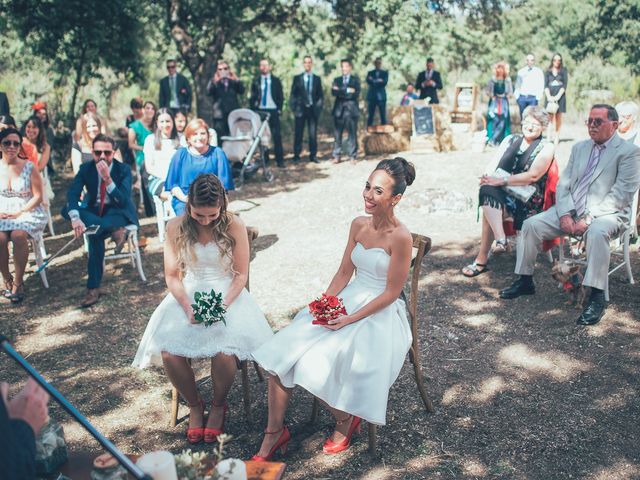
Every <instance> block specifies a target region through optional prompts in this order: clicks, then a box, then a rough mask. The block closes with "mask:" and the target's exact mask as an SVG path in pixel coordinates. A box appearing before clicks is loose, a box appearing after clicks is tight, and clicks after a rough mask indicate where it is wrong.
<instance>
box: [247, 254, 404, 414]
mask: <svg viewBox="0 0 640 480" xmlns="http://www.w3.org/2000/svg"><path fill="white" fill-rule="evenodd" d="M390 259H391V257H390V256H389V254H388V253H386V251H385V250H384V249H382V248H369V249H367V248H364V247H363V246H362V245H361V244H360V243H357V244H356V246H355V247H354V249H353V251H352V253H351V260H352V261H353V264H354V265H355V266H356V276H355V278H354V280H353V281H352V282H351V283H350V284H349V285H347V286H346V287H345V288H344V290H342V292H340V293H339V294H338V297H340V298H342V299H343V301H344V305H345V307H346V309H347V313H353V312H355V311H357V310H359V309H360V308H362V307H363V306H364V305H366V304H367V303H369V302H370V301H371V300H373V299H374V298H376V297H377V296H378V295H380V294H381V293H382V292H383V291H384V289H385V287H386V284H387V271H388V269H389V262H390ZM312 320H313V317H312V316H311V314H310V313H309V309H308V308H305V309H304V310H302V311H300V312H299V313H298V314H297V315H296V316H295V318H294V319H293V321H292V323H291V324H290V325H289V326H287V327H285V328H283V329H282V330H281V331H279V332H278V333H277V334H276V335H275V336H274V337H273V338H272V339H271V340H270V341H268V342H266V343H265V344H263V345H262V346H261V347H259V348H258V349H257V350H256V351H254V352H253V358H254V359H255V360H256V361H257V362H258V363H259V364H260V365H261V366H262V367H263V368H264V369H265V370H267V371H268V372H270V373H271V374H273V375H277V376H278V377H279V378H280V381H281V382H282V384H283V385H284V386H285V387H289V388H291V387H293V386H294V385H299V386H301V387H302V388H304V389H305V390H307V391H309V392H311V393H312V394H313V395H315V396H316V397H318V398H320V399H322V400H324V401H325V402H327V403H328V404H329V405H331V406H332V407H334V408H337V409H338V410H342V411H345V412H348V413H350V414H352V415H357V416H358V417H361V418H363V419H364V420H366V421H368V422H370V423H374V424H378V425H384V424H385V419H386V413H387V399H388V396H389V389H390V388H391V385H393V383H394V382H395V380H396V379H397V378H398V374H399V373H400V369H401V368H402V365H403V363H404V360H405V358H406V355H407V352H408V351H409V348H410V347H411V340H412V337H411V328H410V326H409V322H408V321H407V314H406V307H405V303H404V302H403V301H402V300H399V299H398V300H396V301H395V302H393V303H392V304H391V305H389V306H388V307H386V308H383V309H382V310H380V311H378V312H376V313H374V314H373V315H371V316H369V317H366V318H363V319H362V320H360V321H358V322H355V323H352V324H350V325H347V326H346V327H343V328H341V329H340V330H336V331H331V330H328V329H327V328H325V327H323V326H320V325H313V324H312V323H311V321H312Z"/></svg>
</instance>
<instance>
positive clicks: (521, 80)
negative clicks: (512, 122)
mask: <svg viewBox="0 0 640 480" xmlns="http://www.w3.org/2000/svg"><path fill="white" fill-rule="evenodd" d="M526 61H527V66H526V67H522V68H521V69H520V70H518V76H517V78H516V90H515V97H516V101H517V102H518V108H520V118H522V112H524V109H525V108H527V107H528V106H529V105H538V103H540V100H541V99H542V95H543V94H544V74H543V73H542V70H540V68H538V67H536V66H535V63H536V57H535V56H534V55H533V54H532V53H530V54H529V55H527V59H526Z"/></svg>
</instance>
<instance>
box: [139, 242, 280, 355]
mask: <svg viewBox="0 0 640 480" xmlns="http://www.w3.org/2000/svg"><path fill="white" fill-rule="evenodd" d="M194 251H195V256H196V258H195V261H194V262H193V264H192V265H189V266H188V267H187V273H186V275H185V277H184V279H183V284H184V287H185V289H186V291H187V294H188V295H189V297H190V298H191V299H192V301H193V295H194V293H195V292H197V291H201V292H202V291H206V292H209V291H211V289H214V290H215V291H216V292H217V293H220V292H222V294H223V296H224V294H225V293H226V292H227V289H228V288H229V285H230V284H231V280H232V274H231V270H230V268H228V267H229V266H230V260H229V259H228V258H227V257H221V256H220V248H219V247H218V245H217V244H216V243H214V242H210V243H207V244H206V245H202V244H200V243H196V245H195V247H194ZM225 320H226V322H227V324H226V325H224V324H223V323H222V322H219V323H215V324H213V325H211V326H210V327H205V326H204V325H201V324H192V323H190V322H189V320H188V319H187V315H186V314H185V313H184V310H183V309H182V307H181V306H180V305H179V304H178V302H177V301H176V299H175V298H174V296H173V295H172V294H171V293H169V294H168V295H167V296H166V297H165V298H164V300H162V302H161V303H160V305H158V308H156V310H155V312H153V315H152V316H151V319H150V320H149V323H148V325H147V329H146V330H145V332H144V335H143V336H142V341H141V342H140V346H139V347H138V352H137V353H136V356H135V359H134V360H133V364H132V365H133V366H134V367H138V368H145V367H148V366H149V365H156V366H161V365H162V357H161V352H169V353H172V354H174V355H180V356H184V357H188V358H209V357H213V356H215V355H216V354H218V353H225V354H228V355H236V356H237V357H238V359H240V360H247V359H249V358H250V355H251V352H252V351H253V350H255V349H256V348H258V347H259V346H260V345H262V344H263V343H264V342H266V341H267V340H269V339H270V338H271V337H272V336H273V332H272V331H271V327H269V324H268V323H267V320H266V318H265V317H264V315H263V313H262V311H261V310H260V307H258V304H257V303H256V302H255V300H254V299H253V297H252V296H251V295H250V294H249V292H248V291H247V290H246V289H243V290H242V292H241V293H240V295H238V297H237V298H236V300H235V301H234V302H233V303H232V304H231V306H230V307H229V309H228V310H227V314H226V317H225Z"/></svg>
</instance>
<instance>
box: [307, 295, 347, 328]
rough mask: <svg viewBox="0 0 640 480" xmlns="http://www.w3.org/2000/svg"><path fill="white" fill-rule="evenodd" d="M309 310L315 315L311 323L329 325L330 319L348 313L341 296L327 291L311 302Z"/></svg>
mask: <svg viewBox="0 0 640 480" xmlns="http://www.w3.org/2000/svg"><path fill="white" fill-rule="evenodd" d="M309 312H310V313H311V315H313V321H312V322H311V323H313V324H314V325H327V324H328V322H329V320H335V319H336V318H338V317H340V316H342V315H346V314H347V310H346V309H345V308H344V305H343V303H342V299H341V298H338V297H334V296H333V295H327V294H325V293H323V294H322V296H321V297H320V298H316V299H315V300H314V301H313V302H311V303H310V304H309Z"/></svg>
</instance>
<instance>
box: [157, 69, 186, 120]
mask: <svg viewBox="0 0 640 480" xmlns="http://www.w3.org/2000/svg"><path fill="white" fill-rule="evenodd" d="M177 68H178V67H177V65H176V61H175V60H173V59H171V60H167V72H168V73H169V75H167V76H166V77H164V78H163V79H162V80H160V108H168V109H170V110H171V112H172V113H173V114H174V115H175V114H176V112H177V111H178V110H180V109H182V110H185V111H186V112H189V111H191V86H190V85H189V82H188V81H187V79H186V77H185V76H184V75H181V74H180V73H178V71H177Z"/></svg>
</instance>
